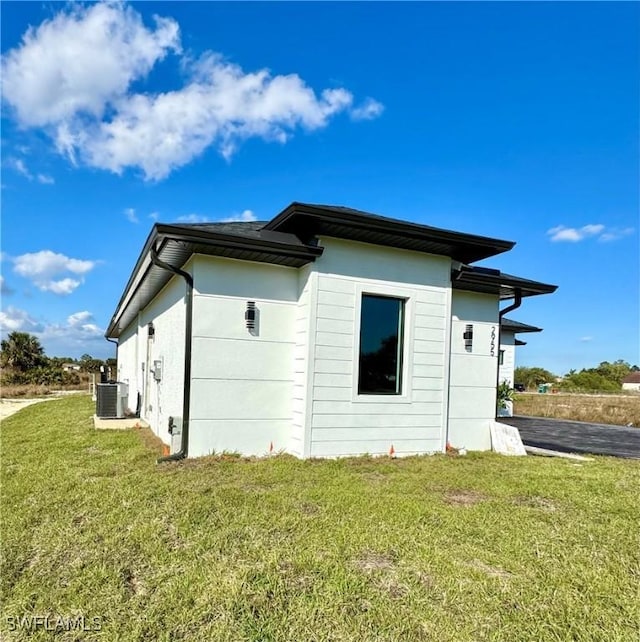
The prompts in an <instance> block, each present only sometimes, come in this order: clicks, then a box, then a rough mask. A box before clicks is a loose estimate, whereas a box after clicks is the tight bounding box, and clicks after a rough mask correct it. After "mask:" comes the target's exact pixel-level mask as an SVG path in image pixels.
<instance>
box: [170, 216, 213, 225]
mask: <svg viewBox="0 0 640 642" xmlns="http://www.w3.org/2000/svg"><path fill="white" fill-rule="evenodd" d="M208 220H209V219H208V218H207V217H206V216H202V215H201V214H185V215H184V216H178V218H177V219H176V221H177V222H178V223H206V222H207V221H208Z"/></svg>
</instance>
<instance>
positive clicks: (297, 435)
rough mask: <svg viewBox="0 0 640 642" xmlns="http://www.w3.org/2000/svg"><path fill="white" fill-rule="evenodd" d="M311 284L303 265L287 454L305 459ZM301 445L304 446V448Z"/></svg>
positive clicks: (311, 275) (312, 280) (312, 277)
mask: <svg viewBox="0 0 640 642" xmlns="http://www.w3.org/2000/svg"><path fill="white" fill-rule="evenodd" d="M315 281H316V277H315V273H314V272H312V270H311V267H310V266H308V265H307V266H305V267H303V268H301V269H300V270H299V271H298V305H297V308H296V319H295V324H294V340H295V346H294V353H293V356H294V361H293V403H292V423H291V438H290V441H289V452H291V453H292V454H293V455H296V457H305V456H308V451H309V448H308V444H307V441H308V434H307V426H308V423H309V419H308V415H307V399H308V398H309V392H308V381H309V363H310V362H311V355H310V350H311V349H312V347H311V344H310V342H309V336H310V335H311V325H312V323H315V317H313V318H312V316H311V298H312V292H313V291H314V284H315ZM305 444H307V447H306V448H305Z"/></svg>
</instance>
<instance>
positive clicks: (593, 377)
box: [514, 359, 640, 392]
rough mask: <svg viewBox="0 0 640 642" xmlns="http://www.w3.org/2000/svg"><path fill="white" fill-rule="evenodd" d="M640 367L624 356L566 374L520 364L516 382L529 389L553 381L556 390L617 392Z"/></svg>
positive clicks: (515, 372)
mask: <svg viewBox="0 0 640 642" xmlns="http://www.w3.org/2000/svg"><path fill="white" fill-rule="evenodd" d="M638 370H640V368H639V367H638V366H637V365H631V364H630V363H627V362H626V361H623V360H622V359H618V360H617V361H613V362H609V361H602V362H601V363H600V365H598V366H596V367H595V368H583V369H582V370H580V371H578V370H569V372H568V373H567V374H565V375H564V376H563V377H557V376H556V375H554V374H553V373H552V372H549V371H548V370H545V369H544V368H538V367H532V368H530V367H526V366H520V367H518V368H516V369H515V371H514V381H515V383H516V384H522V385H523V386H524V387H525V388H526V389H528V390H532V389H537V387H538V386H539V385H540V384H543V383H551V384H553V387H554V388H555V389H557V390H562V391H565V392H618V391H620V390H622V380H623V379H624V378H625V377H626V376H627V375H629V374H630V373H631V372H637V371H638Z"/></svg>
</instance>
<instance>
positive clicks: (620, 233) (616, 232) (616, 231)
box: [598, 227, 635, 243]
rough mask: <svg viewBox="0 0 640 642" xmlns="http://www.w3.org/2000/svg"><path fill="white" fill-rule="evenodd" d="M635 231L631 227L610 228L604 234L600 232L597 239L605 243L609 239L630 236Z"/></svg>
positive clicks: (615, 239)
mask: <svg viewBox="0 0 640 642" xmlns="http://www.w3.org/2000/svg"><path fill="white" fill-rule="evenodd" d="M634 232H635V229H634V228H633V227H624V228H610V229H608V230H607V231H606V232H605V233H604V234H601V235H600V237H599V238H598V241H602V242H603V243H607V242H609V241H617V240H618V239H621V238H624V237H625V236H631V235H632V234H633V233H634Z"/></svg>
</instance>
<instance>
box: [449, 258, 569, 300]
mask: <svg viewBox="0 0 640 642" xmlns="http://www.w3.org/2000/svg"><path fill="white" fill-rule="evenodd" d="M451 283H452V285H453V288H454V289H455V290H465V291H467V292H479V293H482V294H495V295H498V296H499V297H500V299H501V300H503V299H513V298H515V296H516V294H517V293H518V292H519V293H520V296H522V297H528V296H537V295H539V294H552V293H553V292H555V291H556V290H557V289H558V286H557V285H549V284H548V283H540V282H539V281H531V280H529V279H523V278H521V277H519V276H512V275H511V274H504V273H503V272H500V270H493V269H491V268H481V267H472V266H470V265H459V266H457V267H454V269H453V270H452V273H451Z"/></svg>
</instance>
